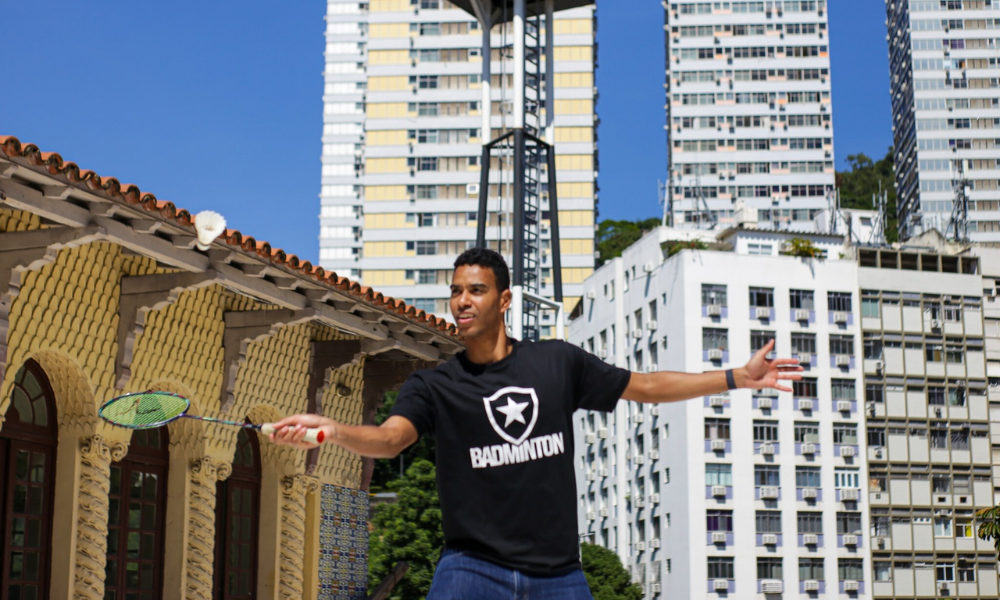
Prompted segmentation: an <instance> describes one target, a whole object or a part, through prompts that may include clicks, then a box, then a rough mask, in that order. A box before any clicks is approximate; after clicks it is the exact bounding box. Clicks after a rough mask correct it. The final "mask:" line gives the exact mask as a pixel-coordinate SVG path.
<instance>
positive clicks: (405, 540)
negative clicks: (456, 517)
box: [368, 458, 444, 600]
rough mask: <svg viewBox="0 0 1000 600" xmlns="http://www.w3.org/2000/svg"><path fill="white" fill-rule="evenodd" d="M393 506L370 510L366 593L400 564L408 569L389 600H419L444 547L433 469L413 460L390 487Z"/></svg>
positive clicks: (430, 464)
mask: <svg viewBox="0 0 1000 600" xmlns="http://www.w3.org/2000/svg"><path fill="white" fill-rule="evenodd" d="M388 488H389V490H390V491H393V492H396V502H395V503H393V504H383V505H381V506H379V507H377V508H376V509H375V515H374V517H373V518H372V524H373V526H374V531H372V534H371V538H370V540H369V544H368V588H369V590H371V589H374V588H375V586H377V585H378V584H379V582H380V581H381V580H382V578H383V577H385V575H386V574H387V573H388V572H389V570H390V569H392V567H393V566H394V565H395V564H396V563H398V562H399V561H404V560H405V561H406V562H407V564H409V566H410V570H409V571H407V573H406V576H405V577H403V580H402V581H401V582H400V583H399V584H398V585H397V586H396V587H395V589H393V591H392V593H391V595H390V598H393V599H394V600H421V599H422V598H424V597H425V596H427V592H429V591H430V589H431V580H433V578H434V568H435V567H436V565H437V560H438V557H439V556H440V555H441V549H442V548H443V547H444V532H443V531H442V529H441V503H440V502H439V500H438V494H437V486H436V484H435V468H434V465H433V464H432V463H431V462H430V461H427V460H424V459H422V458H418V459H416V460H414V461H413V464H412V465H410V468H408V469H407V470H406V475H405V476H404V477H402V478H400V479H396V480H394V481H391V482H389V484H388Z"/></svg>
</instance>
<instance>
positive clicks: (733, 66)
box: [663, 0, 835, 228]
mask: <svg viewBox="0 0 1000 600" xmlns="http://www.w3.org/2000/svg"><path fill="white" fill-rule="evenodd" d="M663 6H664V8H665V10H666V15H665V24H664V29H665V30H666V82H665V87H666V89H667V93H666V100H667V102H666V109H667V124H666V127H667V130H668V134H667V139H668V155H669V158H668V162H669V177H670V182H669V187H668V191H667V194H668V197H669V199H670V201H671V206H672V213H673V218H674V220H673V223H674V224H676V225H678V226H682V225H683V224H684V223H689V224H690V223H698V224H701V225H704V224H705V223H706V222H714V223H723V224H727V223H732V222H733V211H734V205H735V203H736V201H737V200H743V201H744V202H746V203H747V205H749V206H752V207H754V208H757V209H759V210H760V220H761V221H762V222H766V223H769V226H770V227H772V228H784V227H788V226H792V225H795V224H797V225H804V224H809V223H810V222H811V221H813V219H814V218H815V217H816V214H817V213H818V212H819V211H820V210H822V209H824V208H827V205H828V195H829V193H830V192H831V190H832V189H833V187H834V177H835V174H834V164H833V122H832V115H831V104H830V89H831V83H830V57H829V52H830V50H829V43H830V42H829V31H828V19H827V17H828V15H827V2H826V0H732V1H729V0H727V1H726V2H719V1H708V0H703V1H698V0H669V1H667V2H664V3H663ZM796 222H797V223H796Z"/></svg>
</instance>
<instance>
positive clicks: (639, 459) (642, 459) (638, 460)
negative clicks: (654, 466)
mask: <svg viewBox="0 0 1000 600" xmlns="http://www.w3.org/2000/svg"><path fill="white" fill-rule="evenodd" d="M645 462H646V457H645V456H643V455H641V454H639V455H638V456H636V457H635V464H637V465H641V464H644V463H645Z"/></svg>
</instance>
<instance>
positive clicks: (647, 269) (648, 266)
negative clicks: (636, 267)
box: [642, 262, 656, 273]
mask: <svg viewBox="0 0 1000 600" xmlns="http://www.w3.org/2000/svg"><path fill="white" fill-rule="evenodd" d="M654 270H656V265H655V264H653V263H652V262H648V263H646V264H644V265H642V271H643V273H652V272H653V271H654Z"/></svg>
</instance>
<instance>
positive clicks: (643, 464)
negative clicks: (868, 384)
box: [569, 228, 872, 599]
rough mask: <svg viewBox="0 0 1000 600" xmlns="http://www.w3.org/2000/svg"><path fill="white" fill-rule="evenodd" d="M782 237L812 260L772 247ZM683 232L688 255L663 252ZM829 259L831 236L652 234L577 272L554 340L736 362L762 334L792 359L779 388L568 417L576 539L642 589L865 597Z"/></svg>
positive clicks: (679, 365)
mask: <svg viewBox="0 0 1000 600" xmlns="http://www.w3.org/2000/svg"><path fill="white" fill-rule="evenodd" d="M793 237H798V238H800V239H805V240H808V241H809V242H810V243H811V245H812V246H813V247H815V248H818V249H821V250H823V251H824V252H825V255H826V258H825V259H824V260H819V259H805V258H797V257H793V256H787V255H785V254H784V252H785V251H787V250H788V249H789V244H790V242H791V239H792V238H793ZM682 239H687V240H688V241H686V242H683V243H680V244H679V243H678V241H677V240H682ZM796 243H797V244H798V243H799V242H798V241H797V242H796ZM684 244H686V245H688V246H698V247H703V248H705V249H703V250H699V249H683V250H680V251H679V252H677V253H676V254H673V255H672V256H671V253H672V251H674V250H676V249H677V248H680V247H683V246H684ZM846 256H847V255H846V254H845V248H844V246H843V242H842V237H838V236H831V235H824V234H818V233H798V234H789V233H788V232H784V231H776V230H772V229H764V228H761V229H751V228H735V229H729V230H726V231H723V232H721V233H717V231H716V232H709V231H704V230H688V231H677V230H672V229H668V228H660V229H657V230H656V231H653V232H651V233H649V234H648V235H646V236H645V237H643V238H642V239H641V240H640V241H639V242H637V243H636V244H634V245H633V246H631V247H630V248H628V249H627V250H626V251H625V252H624V253H623V255H622V256H621V257H620V258H616V259H614V260H612V261H609V262H608V263H607V264H605V265H604V266H602V267H601V268H599V269H598V270H597V271H596V272H595V273H594V275H593V276H592V277H591V278H590V279H588V280H587V281H586V282H585V284H584V300H583V305H582V306H581V307H580V309H579V310H578V312H577V315H576V318H575V320H573V321H572V322H571V324H570V326H569V332H570V333H569V336H570V340H571V341H572V342H573V343H575V344H578V345H581V346H582V347H584V348H585V349H587V350H590V351H592V352H594V353H596V354H597V355H598V356H601V357H604V358H605V360H607V361H610V362H613V363H615V364H617V365H619V366H621V367H624V368H628V369H631V370H634V371H651V370H676V371H687V372H701V371H706V370H713V369H725V368H731V367H738V366H742V365H743V364H745V363H746V361H747V360H749V358H750V357H751V355H752V353H753V352H754V351H755V350H756V349H757V348H760V347H762V346H763V345H764V344H765V343H766V341H767V340H769V339H772V338H774V339H776V341H777V348H776V350H777V354H778V355H780V356H796V357H798V358H799V360H801V361H802V363H803V364H804V365H806V366H807V370H806V372H805V373H804V375H805V379H804V380H803V381H802V382H799V383H796V385H795V393H776V392H772V391H761V392H754V391H750V390H737V391H734V392H731V393H728V394H719V395H715V396H709V397H704V398H699V399H696V400H691V401H687V402H678V403H672V404H665V405H659V406H649V405H639V404H636V403H631V402H622V403H621V404H620V405H619V406H618V408H617V409H616V410H615V412H614V413H613V414H609V415H603V414H600V413H582V412H581V413H578V414H577V415H576V416H575V417H574V429H575V431H576V460H577V461H578V464H579V475H578V478H577V479H578V487H579V490H578V492H579V502H580V504H579V511H580V532H581V536H582V537H584V538H586V539H589V540H590V541H592V542H594V543H597V544H600V545H602V546H606V547H608V548H611V549H613V550H614V551H615V552H617V553H618V555H619V556H620V557H621V558H622V560H623V562H624V564H625V565H626V566H627V567H628V568H629V569H630V570H631V572H632V574H633V578H634V579H635V580H636V581H639V582H641V583H642V584H643V585H644V588H645V590H646V597H647V598H690V599H693V598H712V599H715V598H731V599H744V598H747V599H749V598H753V599H759V598H764V597H765V596H764V595H765V594H782V595H783V597H801V598H862V599H863V598H870V597H871V585H872V582H871V576H870V570H869V568H870V560H871V558H870V557H871V547H870V543H869V539H870V537H869V535H868V527H867V524H868V522H869V501H868V495H867V494H866V493H864V492H865V491H866V489H867V483H866V477H867V475H866V473H867V465H866V462H867V457H868V450H867V448H866V442H865V436H864V429H863V427H864V418H865V412H864V411H865V405H864V402H863V391H864V388H863V379H862V366H863V365H862V363H861V361H860V359H859V358H858V357H860V356H861V352H860V351H861V335H860V333H861V332H860V328H859V323H860V318H859V311H858V307H859V297H858V286H857V278H858V266H857V263H856V262H855V261H854V260H852V259H850V258H845V257H846ZM668 590H669V594H668ZM768 597H772V598H773V597H777V596H768Z"/></svg>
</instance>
